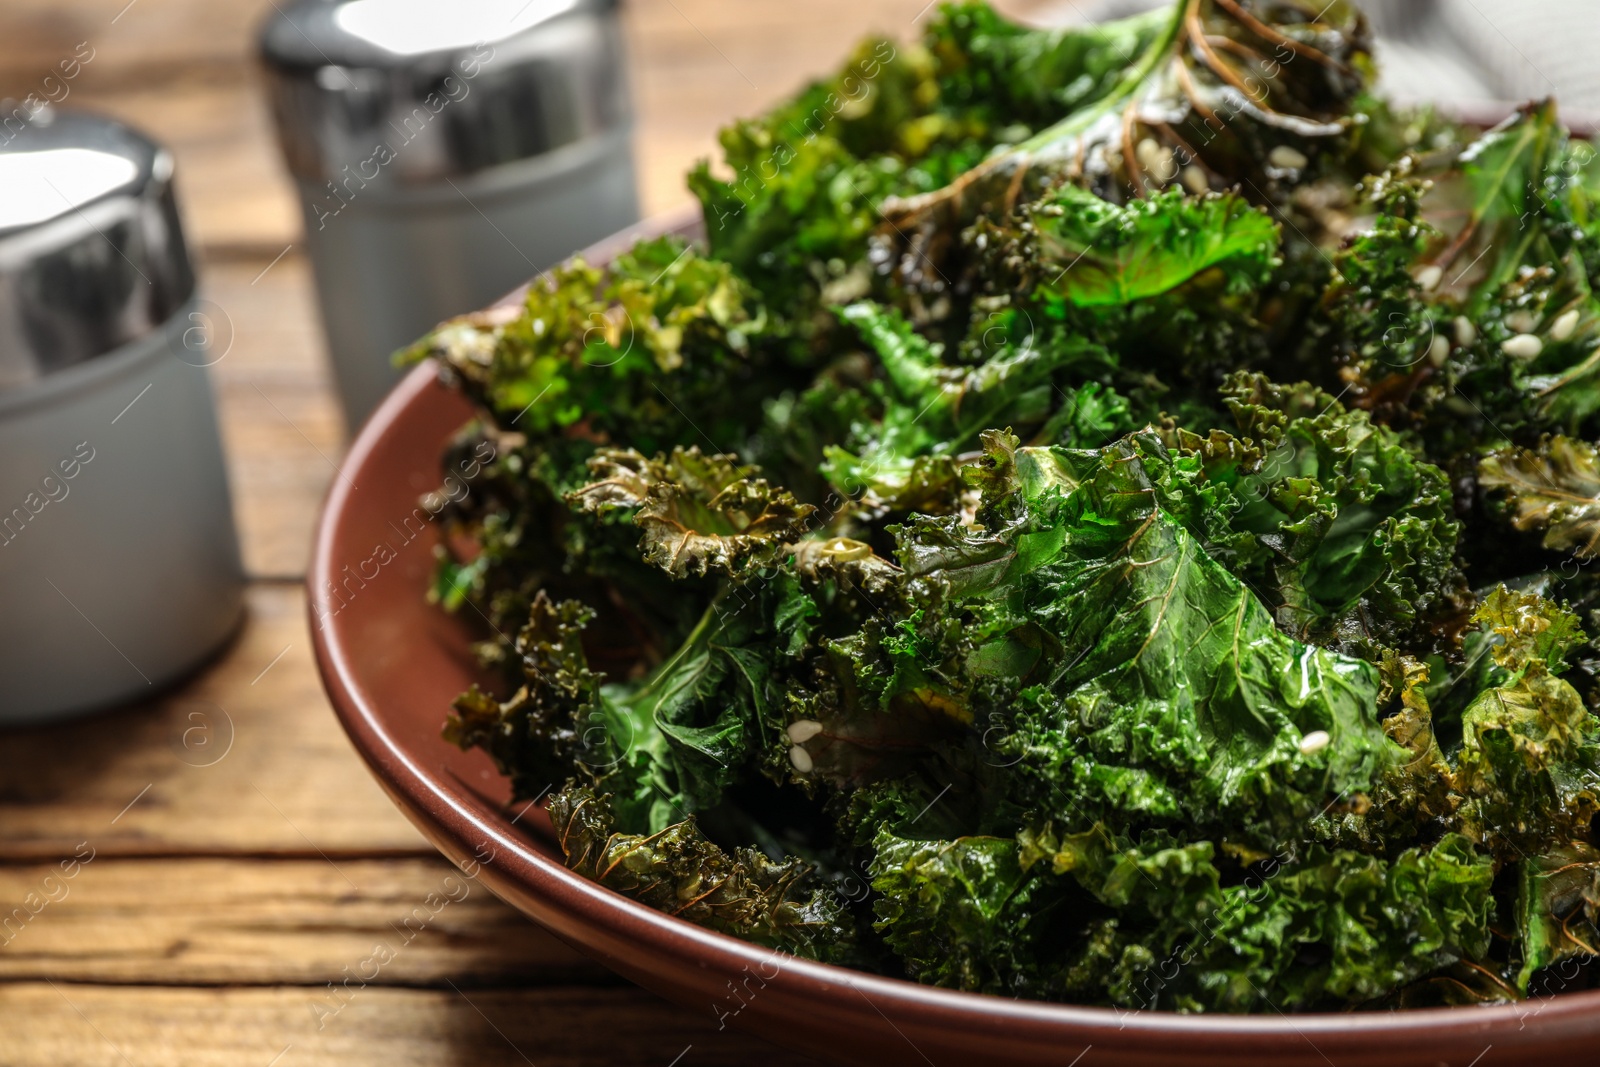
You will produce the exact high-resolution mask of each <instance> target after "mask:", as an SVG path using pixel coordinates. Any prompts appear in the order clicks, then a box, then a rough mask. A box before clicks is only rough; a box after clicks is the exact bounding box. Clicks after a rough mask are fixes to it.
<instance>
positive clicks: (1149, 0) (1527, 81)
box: [1034, 0, 1600, 119]
mask: <svg viewBox="0 0 1600 1067" xmlns="http://www.w3.org/2000/svg"><path fill="white" fill-rule="evenodd" d="M1159 6H1162V0H1059V3H1051V4H1049V6H1048V7H1047V8H1045V9H1042V10H1040V11H1038V12H1036V14H1035V16H1034V17H1035V18H1036V19H1039V20H1041V21H1043V20H1049V21H1052V22H1055V23H1057V24H1059V23H1062V22H1077V21H1099V20H1101V19H1107V18H1117V17H1120V16H1122V15H1130V14H1133V13H1135V12H1137V11H1146V10H1149V9H1150V8H1152V7H1159ZM1360 7H1361V8H1362V10H1364V11H1365V12H1366V13H1367V16H1368V18H1370V19H1371V20H1372V25H1373V29H1374V31H1375V32H1376V35H1377V38H1378V43H1377V47H1376V50H1375V54H1376V57H1377V60H1378V66H1379V72H1380V86H1381V88H1382V89H1383V90H1384V91H1385V92H1387V93H1388V94H1389V95H1390V96H1392V97H1394V98H1395V99H1397V100H1401V101H1404V102H1408V103H1419V102H1423V101H1433V102H1436V103H1441V104H1446V105H1448V104H1451V103H1457V102H1460V103H1476V102H1486V101H1497V102H1520V101H1523V100H1530V99H1534V98H1537V97H1544V96H1552V95H1553V96H1555V97H1557V98H1558V99H1559V100H1560V101H1561V105H1562V110H1563V111H1564V112H1566V113H1567V114H1568V115H1570V116H1574V117H1579V116H1583V117H1589V118H1591V119H1595V118H1600V61H1597V57H1600V0H1516V2H1514V3H1506V2H1504V0H1360Z"/></svg>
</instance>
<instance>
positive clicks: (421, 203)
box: [260, 0, 638, 431]
mask: <svg viewBox="0 0 1600 1067" xmlns="http://www.w3.org/2000/svg"><path fill="white" fill-rule="evenodd" d="M274 8H275V11H274V13H273V14H271V15H270V16H269V17H268V18H267V20H266V22H265V23H264V24H263V26H262V28H261V34H260V52H261V56H262V59H263V62H264V65H265V68H266V71H267V81H268V86H269V93H270V97H271V100H272V107H273V112H274V115H275V117H276V120H277V127H278V134H279V139H280V143H281V145H282V148H283V153H284V156H285V158H286V160H287V163H288V166H289V169H290V171H291V172H292V173H293V175H294V178H295V181H296V184H297V185H298V188H299V193H300V200H301V204H302V207H303V209H304V215H305V237H306V246H307V248H308V250H309V253H310V257H311V263H312V268H313V270H314V272H315V274H316V279H317V290H318V296H319V298H320V304H321V310H322V321H323V326H324V329H325V332H326V334H327V339H328V346H329V350H330V354H331V356H332V360H333V368H334V374H335V377H336V379H337V381H338V386H339V393H340V397H341V399H342V401H343V406H344V411H345V416H346V420H347V423H348V425H349V428H350V429H351V430H352V431H354V429H355V428H356V427H357V426H358V425H359V424H360V423H361V421H362V420H363V419H364V418H365V417H366V415H367V414H368V413H369V412H370V411H371V410H372V408H373V407H375V406H376V405H377V403H378V401H379V400H380V399H381V398H382V397H383V395H384V394H385V393H387V392H388V390H389V388H390V387H391V386H392V385H393V384H394V382H395V381H397V380H398V378H399V372H398V371H396V369H395V368H394V366H393V364H392V360H391V357H392V355H393V353H394V352H395V350H396V349H398V348H400V347H402V346H404V345H407V344H409V343H411V342H412V341H414V340H416V339H417V338H418V337H419V336H420V335H422V334H423V333H425V332H427V331H428V330H429V329H431V328H432V327H433V326H434V325H436V324H437V323H438V322H440V321H441V320H443V319H445V318H448V317H450V316H452V315H456V314H461V313H463V312H466V311H470V310H473V309H475V308H478V307H481V306H483V305H485V304H487V303H489V302H490V301H492V300H494V299H496V298H497V297H500V296H502V295H504V294H505V293H506V292H508V291H509V290H511V289H513V288H515V287H516V286H517V285H518V284H520V283H521V282H523V281H526V280H527V279H528V278H530V277H532V276H533V275H534V274H535V273H537V272H538V271H539V270H541V269H543V268H544V267H547V266H549V265H551V264H553V263H556V262H558V261H560V260H561V259H564V258H565V257H567V256H568V255H570V254H571V253H572V252H574V251H576V250H577V249H580V248H582V247H584V246H586V245H589V244H592V243H593V242H595V241H597V240H599V239H600V238H602V237H605V236H608V235H609V234H611V233H614V232H616V231H617V230H620V229H622V228H623V227H625V226H628V225H629V224H631V223H632V222H634V221H636V220H637V218H638V201H637V193H636V190H635V184H634V168H633V157H632V151H631V144H630V135H631V108H630V105H629V100H628V93H627V85H626V80H625V77H624V61H623V46H622V38H621V31H620V27H619V25H618V19H617V13H616V5H615V3H614V2H613V0H457V2H455V3H447V4H442V3H438V2H437V0H301V2H298V3H293V4H288V5H281V6H280V5H274Z"/></svg>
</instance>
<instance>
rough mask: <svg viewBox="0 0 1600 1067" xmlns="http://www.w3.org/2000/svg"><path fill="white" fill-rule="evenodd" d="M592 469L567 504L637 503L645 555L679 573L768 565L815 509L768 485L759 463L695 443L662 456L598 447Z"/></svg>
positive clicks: (604, 508)
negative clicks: (708, 451)
mask: <svg viewBox="0 0 1600 1067" xmlns="http://www.w3.org/2000/svg"><path fill="white" fill-rule="evenodd" d="M589 473H590V476H591V477H592V478H593V479H594V480H593V481H591V482H590V483H589V484H588V485H585V486H583V487H582V488H580V489H575V490H573V491H572V492H571V493H568V494H567V501H568V503H570V504H572V505H573V506H574V507H575V508H577V509H579V510H581V511H599V512H609V511H616V510H625V509H626V510H632V511H633V522H634V525H636V526H638V527H639V528H640V529H641V530H642V531H644V533H643V537H642V539H641V541H640V544H639V547H640V554H641V555H642V556H643V557H644V560H645V562H646V563H652V564H655V565H656V566H658V567H660V568H661V569H662V570H664V571H666V572H667V573H668V574H670V575H672V577H674V578H683V577H685V576H687V575H690V574H694V575H700V576H704V575H705V574H707V573H708V572H715V573H720V574H725V575H729V576H734V577H736V576H739V575H742V574H745V573H747V572H748V571H750V570H752V569H755V568H758V567H761V566H770V565H771V564H772V563H774V562H776V560H777V559H778V558H779V557H780V556H782V555H783V552H784V550H785V549H786V548H787V547H788V545H789V543H790V542H791V541H793V540H795V539H797V538H798V537H799V536H800V535H801V534H802V533H804V532H806V531H807V530H808V529H809V528H810V525H811V523H810V520H811V517H812V515H813V514H814V513H815V512H816V508H814V507H812V506H811V505H810V504H800V503H797V502H796V501H795V499H794V496H793V494H791V493H789V492H788V491H787V490H783V489H774V488H772V487H771V486H769V485H768V484H767V482H766V479H764V478H760V477H758V476H757V470H756V468H754V467H750V466H741V465H740V464H739V463H738V461H737V459H736V457H733V456H725V455H716V456H707V455H703V454H702V453H701V451H700V449H699V448H698V447H693V448H688V449H684V448H677V449H674V450H673V452H672V454H671V456H669V457H665V458H660V459H646V458H645V457H643V456H641V455H640V454H639V453H637V452H635V451H633V450H632V449H616V448H607V449H601V450H600V451H599V452H597V453H595V454H594V455H593V456H591V457H590V458H589Z"/></svg>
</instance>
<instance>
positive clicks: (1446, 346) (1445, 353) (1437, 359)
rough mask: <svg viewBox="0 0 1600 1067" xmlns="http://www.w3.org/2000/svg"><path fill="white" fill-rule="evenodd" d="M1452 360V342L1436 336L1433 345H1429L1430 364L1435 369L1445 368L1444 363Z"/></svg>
mask: <svg viewBox="0 0 1600 1067" xmlns="http://www.w3.org/2000/svg"><path fill="white" fill-rule="evenodd" d="M1449 358H1450V342H1449V341H1447V340H1445V339H1444V337H1442V336H1439V335H1435V336H1434V338H1433V343H1432V344H1430V345H1428V362H1429V363H1432V364H1433V365H1434V366H1435V367H1442V366H1444V361H1445V360H1447V359H1449Z"/></svg>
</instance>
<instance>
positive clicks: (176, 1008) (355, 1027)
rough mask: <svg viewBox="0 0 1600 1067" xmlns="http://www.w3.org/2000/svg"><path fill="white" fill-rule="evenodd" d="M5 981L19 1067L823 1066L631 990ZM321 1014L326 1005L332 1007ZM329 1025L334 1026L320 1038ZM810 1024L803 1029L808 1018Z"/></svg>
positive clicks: (8, 1048) (12, 1060)
mask: <svg viewBox="0 0 1600 1067" xmlns="http://www.w3.org/2000/svg"><path fill="white" fill-rule="evenodd" d="M330 1004H331V1005H333V1006H334V1007H337V1006H338V1002H337V1001H332V1000H330V999H328V998H327V995H326V994H325V993H324V996H323V998H322V999H318V998H317V995H316V993H315V991H313V990H308V989H205V990H193V989H152V988H108V987H105V986H82V985H73V984H70V983H59V982H58V983H55V984H54V985H51V984H47V983H17V984H9V985H0V1018H3V1019H5V1020H6V1034H5V1038H4V1042H3V1044H0V1061H3V1062H4V1063H5V1064H6V1067H60V1065H61V1064H72V1065H73V1067H130V1065H132V1064H162V1065H163V1067H350V1065H353V1064H355V1065H366V1064H374V1065H381V1067H413V1065H414V1067H449V1065H453V1064H460V1065H462V1067H502V1065H504V1067H527V1065H529V1064H535V1063H536V1064H538V1065H539V1067H580V1065H581V1067H594V1065H596V1064H629V1065H637V1064H646V1065H654V1067H670V1065H678V1067H718V1065H724V1064H726V1065H737V1067H747V1065H749V1064H751V1063H760V1064H763V1065H764V1067H803V1065H805V1064H809V1063H811V1062H812V1061H810V1060H807V1059H803V1058H801V1057H799V1056H796V1055H794V1054H793V1053H788V1052H784V1051H782V1050H779V1049H776V1048H774V1047H772V1046H770V1045H767V1044H766V1043H764V1042H761V1041H759V1040H757V1039H755V1038H753V1037H749V1036H747V1035H744V1034H742V1033H740V1032H738V1031H736V1030H733V1029H728V1030H723V1031H720V1032H719V1031H718V1030H717V1028H716V1027H717V1024H716V1022H715V1020H714V1018H713V1016H712V1013H711V1009H710V1007H709V1006H707V1008H706V1009H705V1010H704V1011H703V1012H695V1011H693V1010H687V1011H686V1010H684V1009H681V1008H677V1007H673V1006H671V1005H668V1004H666V1003H665V1002H663V1001H660V1000H657V999H656V998H654V997H652V996H650V995H649V994H647V993H644V992H642V991H640V990H636V989H631V988H610V989H523V990H463V991H460V992H457V991H455V990H448V989H447V990H444V991H433V990H405V989H377V988H372V987H368V988H366V989H359V990H357V991H355V992H354V994H353V995H352V996H351V997H350V999H349V1000H348V1002H347V1003H346V1004H345V1005H344V1007H343V1010H339V1011H337V1012H336V1013H335V1012H334V1009H333V1008H332V1007H328V1005H330ZM319 1009H320V1010H319ZM319 1023H320V1024H321V1028H320V1029H319V1028H318V1026H319ZM797 1025H803V1024H802V1023H798V1022H797Z"/></svg>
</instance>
